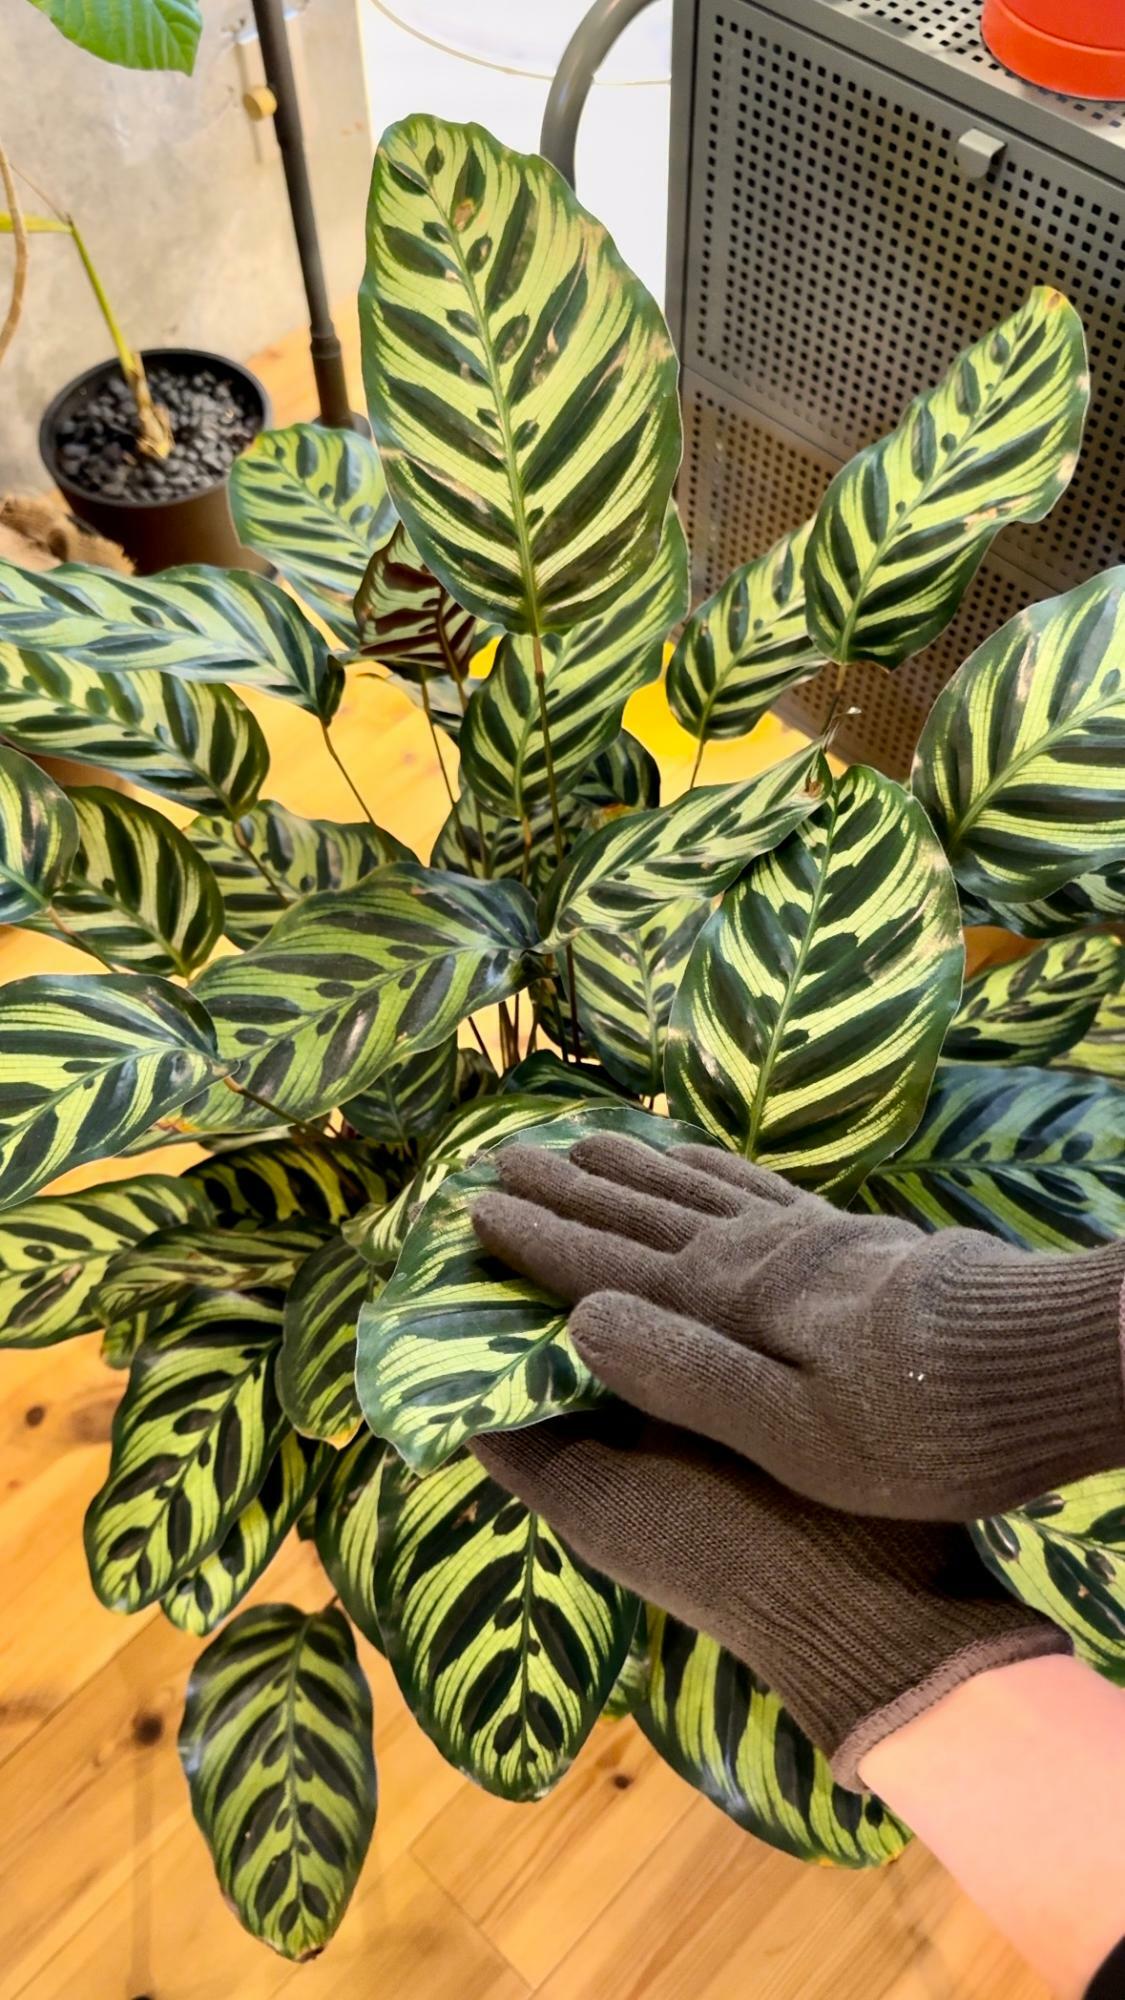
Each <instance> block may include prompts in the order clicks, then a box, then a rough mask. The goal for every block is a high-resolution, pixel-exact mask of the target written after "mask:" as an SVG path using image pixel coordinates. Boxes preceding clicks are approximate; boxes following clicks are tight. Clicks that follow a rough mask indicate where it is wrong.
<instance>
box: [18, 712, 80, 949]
mask: <svg viewBox="0 0 1125 2000" xmlns="http://www.w3.org/2000/svg"><path fill="white" fill-rule="evenodd" d="M77 845H78V827H77V825H76V823H75V818H74V809H73V807H72V806H71V804H70V801H69V800H68V798H67V796H66V793H65V792H60V790H59V788H58V786H57V785H56V784H53V783H52V781H51V779H50V778H49V777H48V776H47V774H46V772H45V771H41V770H40V769H39V766H38V764H32V763H29V762H28V759H27V758H26V757H21V756H20V755H19V753H18V751H15V750H8V749H6V748H5V747H4V745H3V744H2V743H0V924H20V923H23V922H24V921H25V920H26V919H27V918H28V917H35V916H38V915H39V913H40V911H41V910H43V909H44V908H45V906H46V905H47V904H48V903H49V902H50V900H51V898H52V896H53V895H54V894H55V891H56V890H57V889H58V887H59V885H60V883H61V882H63V881H64V880H65V879H66V876H67V873H68V871H69V869H70V865H71V863H72V861H73V859H74V851H75V848H76V847H77Z"/></svg>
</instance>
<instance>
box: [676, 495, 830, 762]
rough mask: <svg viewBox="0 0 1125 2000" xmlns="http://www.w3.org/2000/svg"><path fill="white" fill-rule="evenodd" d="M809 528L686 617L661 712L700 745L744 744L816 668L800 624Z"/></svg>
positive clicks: (819, 658) (820, 657) (746, 567)
mask: <svg viewBox="0 0 1125 2000" xmlns="http://www.w3.org/2000/svg"><path fill="white" fill-rule="evenodd" d="M811 527H812V523H811V521H810V522H808V523H807V524H806V525H805V527H803V528H798V529H797V530H796V532H795V533H794V534H792V535H784V536H783V537H782V539H781V540H780V541H779V542H776V543H775V544H774V546H773V548H772V549H770V551H769V553H768V554H767V555H764V556H758V557H757V558H756V559H755V560H754V561H753V562H750V563H744V564H743V566H742V568H741V569H736V570H735V571H734V573H733V575H731V576H728V578H727V580H726V582H725V583H724V585H723V587H722V589H721V590H717V591H716V592H715V595H714V596H713V597H709V598H708V599H707V602H706V604H701V605H700V606H699V609H698V610H697V611H693V612H692V615H691V617H690V618H689V619H688V622H687V624H686V625H685V627H684V630H683V633H682V634H681V637H680V640H679V643H678V645H677V647H676V650H675V652H674V653H673V655H672V658H671V660H670V661H669V663H668V675H667V679H666V681H665V684H664V685H665V690H666V692H667V695H668V705H669V707H670V708H671V710H672V713H673V715H674V716H675V717H676V720H677V722H681V723H682V724H683V726H684V728H685V729H687V730H690V732H691V734H692V735H693V736H698V737H699V738H700V740H701V741H706V740H707V739H708V738H710V737H723V736H744V735H745V734H746V732H747V731H748V730H750V729H753V727H754V724H755V723H756V722H757V721H758V719H759V717H760V716H763V715H764V714H765V712H766V710H767V709H768V708H772V707H773V704H774V702H775V701H777V700H778V699H779V697H780V696H781V695H783V694H784V693H785V692H786V690H787V689H788V688H792V687H798V686H799V685H800V683H801V682H802V681H807V680H808V679H809V677H810V676H811V675H812V674H815V673H816V672H817V671H818V669H819V668H820V667H822V666H823V664H824V657H825V656H824V654H823V653H822V652H821V651H820V649H819V647H817V646H816V644H815V643H814V641H813V640H812V639H810V637H809V634H808V628H807V626H806V623H805V585H804V576H803V570H802V566H803V564H804V559H805V548H806V545H807V542H808V538H809V531H810V529H811Z"/></svg>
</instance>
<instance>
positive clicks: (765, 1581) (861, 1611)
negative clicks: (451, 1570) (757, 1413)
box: [473, 1408, 1069, 1790]
mask: <svg viewBox="0 0 1125 2000" xmlns="http://www.w3.org/2000/svg"><path fill="white" fill-rule="evenodd" d="M473 1450H474V1451H475V1452H476V1453H477V1456H478V1457H479V1458H480V1460H481V1463H482V1464H483V1465H484V1466H485V1467H486V1468H487V1470H488V1471H489V1472H490V1473H491V1474H492V1477H493V1478H494V1479H496V1480H497V1481H498V1482H499V1483H500V1485H502V1486H504V1487H505V1488H507V1490H508V1491H509V1492H512V1493H515V1494H517V1495H518V1496H519V1498H520V1499H521V1500H523V1501H525V1502H526V1503H527V1505H528V1506H530V1507H532V1508H534V1509H535V1511H536V1512H537V1513H541V1514H543V1515H545V1516H546V1518H547V1520H548V1521H550V1523H551V1525H552V1527H554V1528H555V1529H557V1531H558V1533H559V1534H560V1535H561V1536H562V1537H563V1539H564V1540H565V1541H566V1542H568V1543H569V1544H570V1545H571V1547H572V1548H574V1549H575V1550H576V1551H577V1553H578V1554H579V1555H580V1556H583V1557H585V1559H586V1561H587V1562H589V1563H592V1564H593V1565H594V1567H595V1568H596V1569H599V1570H601V1571H603V1572H604V1573H605V1574H606V1575H607V1576H611V1577H614V1578H615V1579H616V1580H617V1582H619V1583H622V1584H625V1585H626V1586H627V1587H628V1588H629V1589H630V1590H635V1591H637V1592H639V1594H640V1595H641V1596H642V1597H646V1598H648V1599H650V1600H651V1602H653V1603H655V1604H659V1605H663V1607H664V1608H665V1609H666V1610H668V1611H671V1612H672V1613H673V1614H674V1615H675V1617H677V1618H681V1619H683V1620H684V1621H685V1623H687V1624H688V1625H692V1626H694V1627H695V1628H696V1629H697V1630H699V1631H702V1632H708V1633H710V1634H711V1636H712V1637H713V1638H715V1639H718V1640H719V1641H720V1642H721V1643H722V1644H723V1645H724V1646H726V1647H727V1648H728V1649H729V1650H730V1651H731V1652H732V1653H735V1654H737V1656H738V1657H739V1659H742V1660H745V1661H746V1662H747V1664H748V1665H749V1666H751V1667H752V1668H753V1669H754V1672H755V1673H756V1674H758V1675H759V1676H760V1677H761V1679H762V1680H764V1681H766V1682H767V1683H768V1684H769V1686H770V1687H772V1688H774V1689H775V1690H776V1692H777V1693H778V1694H780V1695H781V1697H782V1699H783V1700H784V1702H785V1703H786V1705H787V1707H788V1708H789V1709H790V1711H791V1712H792V1714H793V1715H794V1716H795V1718H796V1720H797V1721H798V1722H799V1723H800V1725H801V1727H802V1728H803V1729H804V1731H805V1733H806V1735H808V1736H809V1737H811V1739H812V1741H813V1742H814V1743H815V1744H817V1745H818V1746H819V1748H820V1749H822V1750H824V1751H825V1753H826V1754H827V1755H828V1756H829V1757H830V1758H831V1759H832V1768H833V1772H834V1774H835V1776H836V1778H837V1780H838V1782H839V1783H840V1784H842V1785H847V1786H850V1787H851V1788H852V1789H856V1790H857V1789H860V1788H861V1784H862V1780H861V1778H860V1775H859V1766H860V1763H861V1761H862V1759H863V1757H864V1756H865V1755H866V1753H867V1752H868V1751H869V1750H870V1749H872V1748H873V1746H874V1745H875V1744H876V1743H879V1742H881V1741H882V1739H883V1737H884V1736H889V1735H891V1734H892V1732H893V1731H894V1730H896V1729H900V1728H901V1727H902V1726H903V1724H904V1723H906V1722H909V1721H911V1719H912V1718H913V1717H914V1716H916V1715H921V1714H922V1712H923V1710H925V1709H927V1708H929V1707H931V1706H932V1704H933V1703H934V1702H936V1701H940V1699H941V1697H942V1696H943V1695H945V1694H948V1693H949V1692H950V1691H951V1689H953V1688H955V1687H956V1686H958V1685H959V1683H960V1682H962V1681H965V1680H968V1679H970V1678H971V1677H972V1676H973V1675H974V1674H979V1673H985V1672H986V1671H987V1670H988V1669H989V1668H990V1667H1000V1666H1007V1665H1009V1664H1010V1663H1011V1662H1012V1661H1014V1660H1026V1659H1031V1658H1033V1657H1035V1656H1037V1655H1039V1654H1042V1653H1059V1652H1067V1651H1069V1642H1068V1641H1067V1639H1066V1638H1065V1636H1064V1635H1063V1633H1062V1632H1060V1631H1058V1630H1056V1628H1055V1627H1054V1626H1053V1625H1049V1624H1047V1623H1046V1621H1045V1620H1043V1619H1040V1618H1037V1617H1036V1616H1035V1614H1034V1612H1031V1611H1028V1610H1026V1609H1025V1608H1024V1606H1023V1605H1021V1604H1017V1603H1016V1602H1015V1600H1014V1599H1013V1598H1010V1597H1008V1596H1007V1595H1006V1594H1005V1592H1004V1591H1003V1589H1002V1588H1001V1586H1000V1585H999V1584H997V1583H994V1582H993V1580H992V1578H991V1577H990V1576H989V1575H988V1573H987V1571H986V1570H985V1569H984V1567H983V1565H982V1564H981V1563H979V1562H978V1561H977V1559H976V1556H975V1554H974V1552H973V1548H972V1544H971V1542H970V1540H969V1537H968V1533H967V1531H966V1530H965V1529H964V1528H954V1527H943V1526H938V1525H934V1524H932V1523H919V1522H902V1521H878V1522H873V1521H859V1520H855V1519H853V1518H852V1517H851V1516H849V1515H847V1514H839V1513H836V1512H834V1511H833V1510H832V1509H830V1508H827V1507H818V1506H816V1505H815V1504H814V1503H813V1502H812V1501H809V1500H800V1499H797V1498H796V1497H795V1496H794V1495H793V1494H791V1493H786V1492H785V1490H784V1489H783V1488H782V1487H780V1486H777V1485H775V1483H774V1481H773V1480H772V1479H768V1478H767V1477H766V1476H765V1474H764V1473H760V1472H757V1471H756V1470H755V1469H754V1468H753V1467H752V1466H750V1465H748V1464H747V1463H746V1461H745V1460H744V1459H740V1458H736V1457H735V1456H734V1454H733V1453H731V1452H727V1451H725V1450H723V1449H722V1448H721V1447H718V1446H715V1445H706V1444H704V1443H703V1442H702V1441H701V1440H700V1439H698V1438H694V1437H690V1436H689V1435H688V1433H687V1432H686V1431H680V1430H675V1429H673V1428H672V1427H671V1426H670V1425H667V1424H660V1423H655V1422H653V1421H652V1420H651V1419H650V1418H647V1417H641V1416H640V1415H639V1414H638V1413H636V1412H635V1411H630V1410H625V1409H620V1408H619V1409H615V1410H614V1411H612V1412H607V1413H605V1414H604V1415H600V1416H597V1417H593V1418H570V1419H567V1420H565V1421H562V1422H555V1423H546V1424H537V1425H535V1426H534V1428H532V1429H531V1430H525V1431H515V1432H512V1433H510V1434H509V1435H507V1436H505V1437H497V1436H492V1437H483V1438H477V1439H476V1440H475V1442H474V1444H473Z"/></svg>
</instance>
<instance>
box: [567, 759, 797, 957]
mask: <svg viewBox="0 0 1125 2000" xmlns="http://www.w3.org/2000/svg"><path fill="white" fill-rule="evenodd" d="M826 779H827V766H826V765H825V763H824V760H823V758H822V756H821V752H820V747H819V745H817V744H815V743H814V744H812V745H810V747H809V748H808V749H807V750H798V751H797V752H796V754H795V755H794V756H792V757H787V758H786V760H785V762H784V763H782V764H775V765H774V766H773V768H772V769H771V770H769V771H765V772H763V773H762V775H761V777H759V778H750V779H748V780H747V781H746V783H745V784H741V785H703V786H701V787H700V788H699V790H698V791H694V792H688V793H687V794H686V795H685V797H683V798H681V799H677V800H676V801H675V803H674V804H673V805H670V806H660V807H658V808H657V809H656V810H655V811H653V812H637V813H629V814H627V815H626V816H625V817H624V818H621V819H616V820H611V822H610V824H609V825H608V826H604V827H601V828H599V829H598V830H597V831H595V832H592V833H588V834H586V835H584V837H583V838H582V839H581V840H579V841H578V842H577V844H576V845H575V847H574V849H573V851H572V852H571V854H570V855H569V856H568V857H567V860H566V862H565V864H564V866H563V867H562V868H560V869H559V871H558V873H557V875H556V876H555V878H554V880H553V882H552V883H551V885H550V887H549V888H548V889H547V890H546V891H545V892H544V895H543V898H542V907H541V912H540V917H541V922H542V926H543V931H544V937H545V945H544V949H545V950H549V949H551V948H552V947H553V946H554V945H556V944H559V943H562V942H564V941H565V940H566V939H567V938H570V937H573V936H574V935H575V934H576V933H577V932H578V931H581V930H595V931H598V930H616V929H617V928H619V927H623V926H625V925H628V924H639V923H643V922H644V920H645V918H646V917H649V916H651V914H652V912H653V911H654V910H656V909H659V908H660V907H661V906H662V905H663V904H664V903H672V902H676V901H678V900H682V899H683V897H685V896H696V897H700V898H702V897H708V896H717V895H720V894H721V893H722V891H723V890H724V889H726V888H727V887H729V885H730V883H731V882H733V881H734V880H735V879H736V877H737V876H739V875H741V873H742V872H743V870H744V869H745V868H748V867H749V866H750V863H751V862H752V861H753V860H754V858H755V856H756V855H759V854H764V853H765V852H766V851H767V849H769V848H771V847H776V846H777V844H778V842H779V841H781V840H784V838H785V836H786V834H788V833H791V832H792V831H793V828H794V827H795V826H799V825H800V823H801V821H802V820H804V819H807V818H808V816H809V814H810V813H811V812H814V811H815V809H816V807H817V806H818V805H819V804H820V802H821V799H822V796H823V790H824V785H825V781H826Z"/></svg>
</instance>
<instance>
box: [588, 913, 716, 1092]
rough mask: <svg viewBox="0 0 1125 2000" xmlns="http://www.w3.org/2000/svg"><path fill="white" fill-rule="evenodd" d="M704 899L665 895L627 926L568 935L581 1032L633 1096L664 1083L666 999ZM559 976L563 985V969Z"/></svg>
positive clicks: (672, 993)
mask: <svg viewBox="0 0 1125 2000" xmlns="http://www.w3.org/2000/svg"><path fill="white" fill-rule="evenodd" d="M710 907H711V906H710V904H709V903H703V902H700V901H699V899H698V897H687V898H685V899H683V900H682V901H680V902H678V903H665V905H664V906H663V908H662V909H659V910H657V911H656V912H655V913H654V915H652V916H651V917H649V918H648V919H647V921H646V922H645V923H643V924H637V925H635V926H634V927H633V928H631V929H629V930H621V931H580V932H579V934H578V936H577V937H576V938H575V940H574V945H573V948H572V958H573V964H574V979H575V986H576V988H577V992H578V1019H579V1022H580V1025H581V1028H582V1033H583V1038H584V1039H585V1040H586V1041H588V1042H589V1044H590V1046H591V1048H593V1049H594V1050H595V1052H596V1053H597V1055H598V1057H599V1058H600V1060H601V1061H602V1062H603V1063H604V1064H605V1066H606V1069H607V1070H608V1071H609V1073H610V1075H611V1076H612V1077H614V1078H616V1080H617V1082H618V1083H620V1084H622V1085H623V1086H624V1088H625V1089H627V1090H631V1091H633V1092H634V1093H635V1095H636V1096H638V1097H652V1096H657V1095H659V1094H660V1093H661V1092H662V1091H663V1089H664V1045H665V1043H666V1041H667V1039H668V1021H669V1017H670V1015H671V1012H672V1003H673V1001H674V1000H675V997H676V994H677V992H678V990H679V986H680V981H681V980H682V978H683V976H684V972H685V969H686V967H687V963H688V959H689V958H690V956H691V949H692V946H693V945H694V943H695V940H696V938H697V937H698V935H699V932H700V930H701V929H702V927H703V925H704V923H705V922H706V920H707V917H708V915H709V913H710ZM564 983H565V986H566V990H567V992H568V993H569V990H570V982H569V973H566V974H564Z"/></svg>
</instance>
